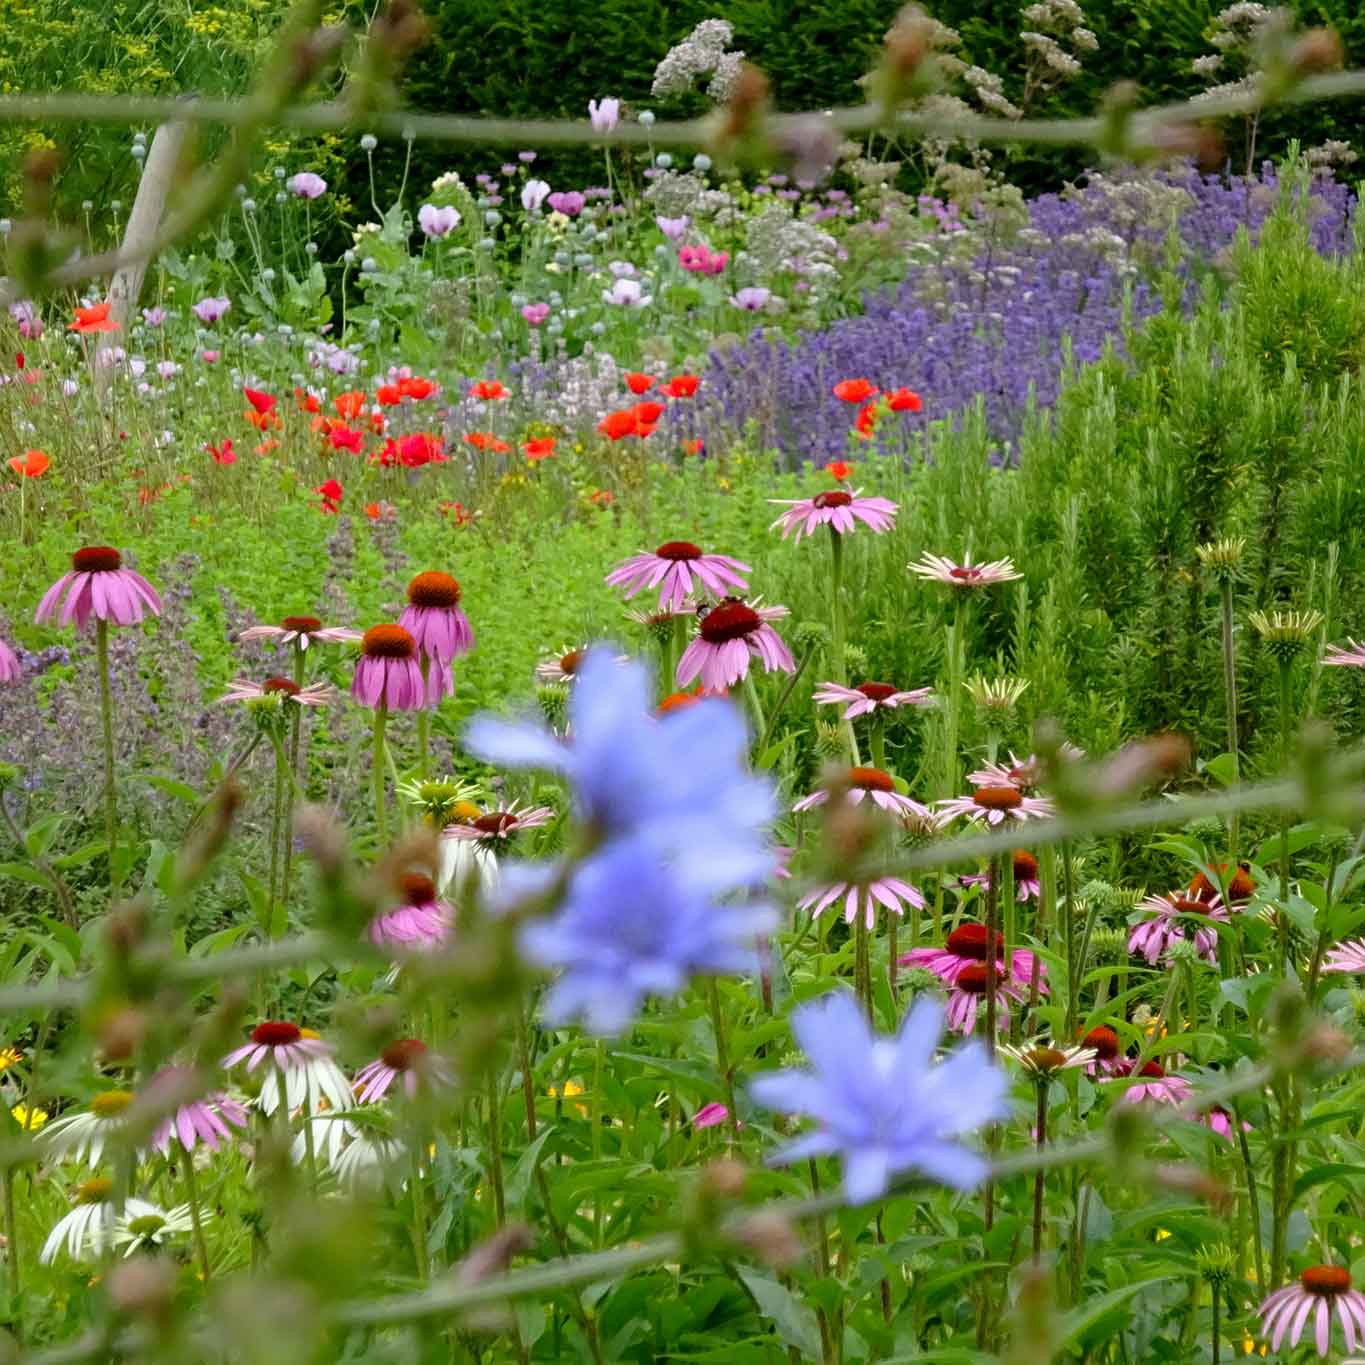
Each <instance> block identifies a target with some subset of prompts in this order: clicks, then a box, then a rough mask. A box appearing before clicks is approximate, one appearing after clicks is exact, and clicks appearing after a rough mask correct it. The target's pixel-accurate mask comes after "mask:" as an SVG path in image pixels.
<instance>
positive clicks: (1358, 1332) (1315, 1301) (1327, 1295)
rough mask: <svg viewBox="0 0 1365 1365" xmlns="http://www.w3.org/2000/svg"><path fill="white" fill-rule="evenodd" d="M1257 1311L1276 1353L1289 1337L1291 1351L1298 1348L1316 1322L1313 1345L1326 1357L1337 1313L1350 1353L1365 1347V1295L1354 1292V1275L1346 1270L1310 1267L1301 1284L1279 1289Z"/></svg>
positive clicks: (1305, 1272) (1324, 1266)
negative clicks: (1333, 1316) (1310, 1321)
mask: <svg viewBox="0 0 1365 1365" xmlns="http://www.w3.org/2000/svg"><path fill="white" fill-rule="evenodd" d="M1256 1311H1257V1312H1258V1313H1259V1314H1260V1316H1261V1334H1262V1335H1263V1336H1268V1337H1269V1338H1270V1349H1271V1350H1272V1351H1278V1350H1279V1349H1280V1345H1281V1343H1282V1342H1283V1341H1284V1339H1285V1337H1286V1336H1287V1337H1288V1338H1289V1346H1290V1349H1291V1350H1292V1349H1293V1348H1294V1347H1295V1346H1297V1345H1298V1344H1299V1338H1300V1337H1301V1336H1302V1335H1303V1329H1304V1328H1305V1327H1306V1326H1307V1325H1308V1320H1309V1318H1312V1319H1313V1344H1314V1345H1315V1346H1316V1347H1317V1348H1318V1355H1320V1356H1325V1355H1326V1354H1327V1353H1328V1351H1329V1350H1330V1349H1331V1345H1332V1313H1333V1312H1334V1311H1335V1313H1336V1315H1337V1321H1338V1322H1340V1323H1341V1335H1342V1336H1343V1337H1344V1338H1345V1340H1346V1349H1347V1350H1348V1351H1354V1350H1355V1349H1356V1346H1357V1344H1358V1343H1365V1294H1362V1293H1360V1291H1359V1290H1356V1289H1352V1288H1351V1272H1350V1271H1349V1270H1347V1269H1346V1268H1345V1267H1344V1266H1338V1265H1310V1266H1309V1267H1308V1269H1307V1270H1304V1271H1301V1272H1300V1274H1299V1282H1298V1284H1289V1285H1285V1287H1284V1288H1283V1289H1277V1290H1276V1291H1275V1292H1274V1293H1273V1294H1272V1295H1270V1297H1269V1298H1268V1299H1266V1301H1265V1302H1264V1303H1263V1304H1262V1305H1261V1306H1260V1308H1258V1309H1257V1310H1256Z"/></svg>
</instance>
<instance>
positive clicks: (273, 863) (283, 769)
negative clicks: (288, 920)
mask: <svg viewBox="0 0 1365 1365" xmlns="http://www.w3.org/2000/svg"><path fill="white" fill-rule="evenodd" d="M294 709H295V710H296V711H297V710H298V707H297V706H296V707H295V708H294ZM271 739H272V741H273V743H274V748H275V799H274V802H273V803H272V805H271V807H270V898H269V900H268V901H267V902H266V904H267V906H268V907H269V915H270V919H269V922H268V923H267V924H266V926H265V928H266V933H267V934H268V935H269V936H270V937H271V938H274V937H275V935H274V932H273V925H274V922H275V903H276V894H275V893H276V890H277V888H278V886H279V874H280V852H281V850H280V844H281V842H282V841H281V838H280V827H281V826H282V825H283V823H284V800H285V797H284V792H285V780H286V778H287V776H288V773H287V769H288V766H289V760H288V758H287V757H286V756H285V752H284V745H283V744H281V743H280V740H279V737H278V736H277V735H275V734H273V733H272V735H271Z"/></svg>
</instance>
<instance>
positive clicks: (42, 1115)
mask: <svg viewBox="0 0 1365 1365" xmlns="http://www.w3.org/2000/svg"><path fill="white" fill-rule="evenodd" d="M9 1112H10V1115H11V1116H12V1117H13V1119H14V1121H15V1123H17V1124H18V1125H19V1127H20V1128H22V1129H23V1130H24V1132H26V1133H36V1132H37V1131H38V1129H39V1128H41V1127H42V1126H43V1124H45V1123H46V1122H47V1119H48V1114H47V1110H46V1109H30V1108H29V1107H28V1105H26V1104H16V1105H12V1106H11V1107H10V1111H9Z"/></svg>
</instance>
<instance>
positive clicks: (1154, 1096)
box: [1114, 1061, 1194, 1104]
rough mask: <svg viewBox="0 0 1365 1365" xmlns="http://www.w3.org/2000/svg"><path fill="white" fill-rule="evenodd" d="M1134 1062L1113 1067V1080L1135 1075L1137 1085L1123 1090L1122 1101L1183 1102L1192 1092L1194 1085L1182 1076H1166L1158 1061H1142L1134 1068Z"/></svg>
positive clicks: (1130, 1102)
mask: <svg viewBox="0 0 1365 1365" xmlns="http://www.w3.org/2000/svg"><path fill="white" fill-rule="evenodd" d="M1135 1066H1136V1063H1134V1062H1132V1061H1124V1062H1121V1063H1120V1064H1119V1065H1118V1066H1117V1067H1115V1068H1114V1080H1115V1081H1123V1080H1127V1079H1129V1078H1130V1077H1135V1078H1136V1079H1137V1081H1138V1084H1137V1085H1130V1086H1129V1087H1128V1088H1127V1089H1126V1090H1125V1091H1124V1092H1123V1096H1122V1099H1123V1102H1125V1103H1127V1104H1140V1103H1141V1102H1142V1101H1143V1100H1151V1101H1152V1102H1153V1103H1155V1104H1184V1103H1185V1101H1186V1100H1187V1099H1189V1097H1190V1095H1191V1094H1192V1093H1193V1089H1194V1087H1193V1086H1191V1085H1190V1083H1189V1081H1187V1080H1186V1079H1185V1078H1184V1077H1183V1076H1168V1075H1167V1074H1166V1069H1165V1067H1163V1066H1162V1065H1161V1064H1160V1063H1159V1062H1144V1063H1143V1064H1142V1065H1141V1066H1140V1067H1137V1069H1136V1070H1134V1067H1135Z"/></svg>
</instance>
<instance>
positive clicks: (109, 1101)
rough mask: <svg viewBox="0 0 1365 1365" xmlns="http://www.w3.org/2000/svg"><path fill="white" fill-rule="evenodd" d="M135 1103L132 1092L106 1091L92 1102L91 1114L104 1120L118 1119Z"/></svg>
mask: <svg viewBox="0 0 1365 1365" xmlns="http://www.w3.org/2000/svg"><path fill="white" fill-rule="evenodd" d="M132 1102H133V1092H132V1091H131V1090H106V1091H105V1092H104V1094H102V1095H96V1096H95V1098H94V1099H93V1100H91V1101H90V1112H91V1113H92V1114H94V1115H96V1116H97V1117H99V1118H102V1119H113V1118H117V1117H118V1116H119V1115H120V1114H121V1113H123V1111H124V1110H125V1109H127V1108H128V1106H129V1105H130V1104H132Z"/></svg>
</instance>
